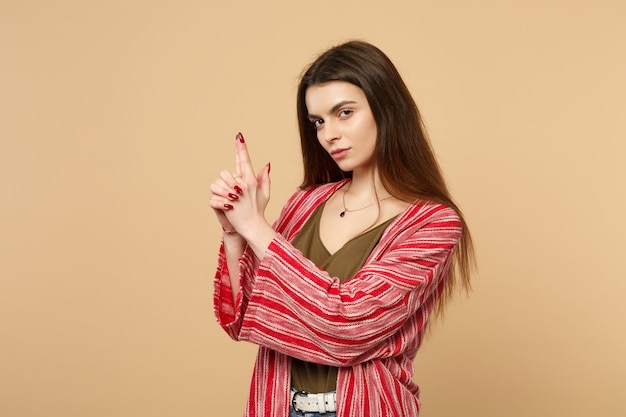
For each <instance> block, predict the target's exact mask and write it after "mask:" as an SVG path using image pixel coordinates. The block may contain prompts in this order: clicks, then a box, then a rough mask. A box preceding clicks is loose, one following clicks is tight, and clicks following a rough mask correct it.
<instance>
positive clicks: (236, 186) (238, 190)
mask: <svg viewBox="0 0 626 417" xmlns="http://www.w3.org/2000/svg"><path fill="white" fill-rule="evenodd" d="M233 188H234V189H235V191H237V192H238V193H239V194H243V190H242V189H241V187H240V186H238V185H235V186H234V187H233Z"/></svg>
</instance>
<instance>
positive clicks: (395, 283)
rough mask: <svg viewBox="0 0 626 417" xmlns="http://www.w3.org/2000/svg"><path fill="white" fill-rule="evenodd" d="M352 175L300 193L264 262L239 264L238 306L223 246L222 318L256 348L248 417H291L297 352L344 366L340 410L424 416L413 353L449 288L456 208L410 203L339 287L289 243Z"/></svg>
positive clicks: (219, 278)
mask: <svg viewBox="0 0 626 417" xmlns="http://www.w3.org/2000/svg"><path fill="white" fill-rule="evenodd" d="M346 181H348V180H344V181H341V182H337V183H331V184H324V185H321V186H317V187H314V188H311V189H307V190H298V191H297V192H296V193H295V194H294V195H293V196H292V197H291V198H290V199H289V201H288V202H287V204H286V205H285V207H284V208H283V210H282V212H281V214H280V216H279V218H278V220H277V221H276V222H275V224H274V229H275V230H276V231H277V232H278V233H277V235H276V237H275V238H274V240H273V241H272V243H271V244H270V246H269V248H268V250H267V251H266V253H265V256H264V257H263V259H261V260H260V259H258V258H257V257H256V256H255V255H254V253H253V252H252V251H251V250H250V249H249V248H248V249H246V251H245V252H244V254H243V256H242V257H241V259H240V261H239V267H240V271H239V274H240V286H241V287H240V288H241V291H240V292H239V295H238V297H237V302H236V305H235V306H233V302H232V292H231V287H230V278H229V274H228V267H227V265H226V259H225V256H224V248H223V246H221V247H220V251H219V258H218V267H217V272H216V276H215V290H214V307H215V314H216V317H217V320H218V323H219V324H220V325H221V326H222V328H223V329H224V330H225V331H226V332H227V333H228V335H229V336H230V337H231V338H233V339H234V340H244V341H248V342H251V343H255V344H257V345H259V350H258V356H257V359H256V363H255V368H254V372H253V376H252V383H251V387H250V394H249V398H248V402H247V405H246V410H245V416H247V417H283V416H284V417H287V416H288V415H289V411H288V410H289V395H290V373H291V371H290V358H292V357H293V358H298V359H301V360H304V361H308V362H315V363H321V364H326V365H331V366H337V367H339V375H338V381H337V407H338V409H337V416H338V417H348V416H350V417H357V416H359V417H362V416H381V417H382V416H398V417H400V416H403V417H406V416H417V415H418V414H419V408H420V401H419V388H418V386H417V385H416V384H415V383H413V381H412V376H413V359H414V358H415V355H416V353H417V350H418V348H419V346H420V344H421V342H422V338H423V335H424V331H425V328H426V323H427V320H428V317H429V314H430V313H431V311H432V309H433V307H434V305H435V303H436V301H437V300H438V299H439V296H440V293H441V291H442V290H443V286H444V285H445V282H446V278H447V275H448V272H449V269H450V261H451V255H452V253H453V251H454V250H455V248H456V246H457V244H458V241H459V239H460V237H461V222H460V220H459V217H458V216H457V214H456V212H455V211H454V210H452V209H451V208H449V207H446V206H444V205H440V204H435V203H419V204H414V205H411V206H409V207H408V208H407V209H406V210H405V211H404V212H403V213H401V214H400V215H399V216H398V217H397V218H396V219H395V220H394V221H393V222H392V223H391V224H390V225H389V226H388V228H387V230H386V231H385V232H384V234H383V235H382V237H381V240H380V242H379V243H378V245H377V246H376V247H375V248H374V250H373V251H372V253H371V255H370V256H369V258H368V260H367V261H366V262H365V264H364V266H363V268H362V269H361V270H360V271H359V272H358V273H357V274H356V275H355V276H354V278H352V279H351V280H349V281H347V282H345V283H343V284H341V285H340V284H339V280H338V279H337V278H335V277H332V276H329V275H328V274H327V273H326V272H325V271H323V270H321V269H319V268H318V267H317V266H315V264H313V263H312V262H311V261H309V260H308V259H307V258H305V257H304V256H303V255H302V254H301V253H300V252H299V251H298V250H297V249H295V248H294V247H293V246H292V245H291V244H290V243H289V242H290V241H292V240H293V238H294V237H295V236H296V235H297V233H298V231H299V230H300V228H301V227H302V225H303V224H304V223H305V222H306V220H307V219H308V218H309V216H310V215H311V214H312V213H313V211H314V210H315V209H316V208H317V207H318V206H319V205H320V204H321V203H322V202H324V201H325V200H326V199H328V198H329V197H330V196H331V195H332V193H334V192H335V191H336V190H337V189H338V188H339V187H341V186H342V185H343V184H344V183H345V182H346Z"/></svg>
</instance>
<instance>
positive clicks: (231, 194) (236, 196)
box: [228, 193, 239, 200]
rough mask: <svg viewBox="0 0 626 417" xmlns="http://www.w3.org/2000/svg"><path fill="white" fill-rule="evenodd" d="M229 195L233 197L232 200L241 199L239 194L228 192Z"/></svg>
mask: <svg viewBox="0 0 626 417" xmlns="http://www.w3.org/2000/svg"><path fill="white" fill-rule="evenodd" d="M228 196H229V197H230V198H231V200H238V199H239V196H238V195H237V194H233V193H228Z"/></svg>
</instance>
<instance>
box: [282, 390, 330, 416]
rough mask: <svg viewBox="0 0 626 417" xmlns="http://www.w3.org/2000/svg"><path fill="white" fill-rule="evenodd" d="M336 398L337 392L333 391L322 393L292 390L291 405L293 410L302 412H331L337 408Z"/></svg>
mask: <svg viewBox="0 0 626 417" xmlns="http://www.w3.org/2000/svg"><path fill="white" fill-rule="evenodd" d="M336 398H337V393H336V392H335V391H333V392H325V393H322V394H311V393H308V392H306V391H292V392H291V405H292V406H293V409H294V410H296V411H300V412H302V413H332V412H334V411H336V410H337V406H336V404H335V400H336Z"/></svg>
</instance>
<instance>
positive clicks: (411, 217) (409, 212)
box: [394, 200, 461, 228]
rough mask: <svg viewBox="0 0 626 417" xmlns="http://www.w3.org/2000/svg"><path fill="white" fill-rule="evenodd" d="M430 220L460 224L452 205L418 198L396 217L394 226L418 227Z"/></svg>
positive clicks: (430, 221)
mask: <svg viewBox="0 0 626 417" xmlns="http://www.w3.org/2000/svg"><path fill="white" fill-rule="evenodd" d="M432 222H446V223H450V224H451V225H452V224H458V225H459V227H460V225H461V220H460V216H459V214H458V213H457V212H456V210H454V209H453V208H452V207H450V206H448V205H446V204H443V203H438V202H433V201H425V200H419V201H415V202H413V203H412V204H410V205H409V206H408V207H407V209H406V210H405V211H404V212H403V213H401V214H400V215H399V216H398V218H397V219H396V222H394V223H395V226H396V227H401V228H407V227H420V226H423V225H424V224H428V223H432Z"/></svg>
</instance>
